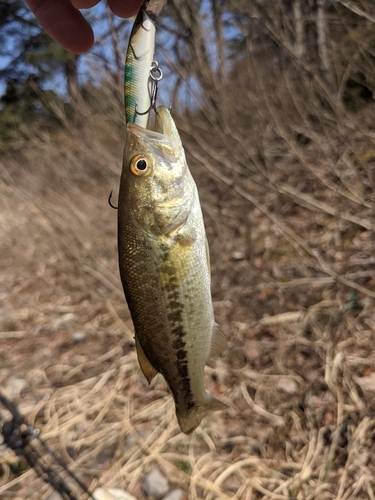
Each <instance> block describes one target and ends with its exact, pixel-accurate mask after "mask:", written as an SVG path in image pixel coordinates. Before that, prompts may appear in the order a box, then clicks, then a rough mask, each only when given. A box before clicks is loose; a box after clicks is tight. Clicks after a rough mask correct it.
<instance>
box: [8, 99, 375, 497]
mask: <svg viewBox="0 0 375 500" xmlns="http://www.w3.org/2000/svg"><path fill="white" fill-rule="evenodd" d="M107 98H108V101H109V102H110V98H109V97H108V96H107ZM119 109H121V108H120V106H119ZM109 115H110V116H111V117H112V119H111V121H109V120H108V116H109ZM84 123H85V125H84V126H83V128H81V129H79V130H70V131H69V130H66V131H65V132H61V133H59V134H58V135H57V136H56V137H54V138H50V137H48V136H44V137H39V138H38V139H35V142H34V143H33V144H30V145H28V146H25V148H24V149H21V150H19V151H18V152H17V153H15V152H14V153H8V154H7V155H6V156H5V157H3V158H2V160H1V165H0V168H1V185H0V192H1V198H0V230H1V240H0V244H1V248H0V252H1V259H0V310H1V318H0V325H1V327H0V339H1V344H0V387H1V388H2V390H4V391H5V393H6V394H8V396H9V397H10V398H12V400H13V401H14V402H15V403H17V404H18V405H19V408H20V410H21V411H22V412H23V414H24V415H25V416H26V417H27V419H28V420H29V422H30V423H31V425H33V426H34V427H36V428H38V429H40V431H41V435H42V437H43V438H44V439H45V440H46V442H47V443H48V444H49V446H50V447H51V448H53V449H54V450H55V451H56V452H57V453H59V455H60V456H61V457H62V458H63V460H65V461H66V462H67V463H68V464H69V465H70V468H71V470H72V471H74V472H75V473H76V474H77V475H78V476H79V477H80V478H81V479H82V480H83V482H84V483H85V484H86V485H87V486H88V487H89V488H91V489H93V488H94V487H96V486H99V485H105V486H107V487H110V486H115V487H121V488H124V489H126V490H128V491H129V492H131V493H133V495H134V496H135V497H136V498H139V499H143V498H145V497H144V494H143V493H142V489H141V482H142V478H143V477H144V476H145V474H146V473H147V472H148V470H149V469H150V468H151V467H153V466H154V465H157V466H158V467H160V469H161V470H162V471H163V472H164V474H165V475H166V477H167V478H168V480H169V482H170V485H171V486H174V485H178V486H180V487H181V488H182V489H183V490H184V491H185V492H186V497H187V498H189V499H192V500H194V499H203V498H204V499H208V500H214V499H215V500H216V499H217V500H218V499H227V498H238V499H241V500H255V499H260V498H262V499H270V500H271V499H280V500H281V499H298V500H300V499H301V500H302V499H303V500H312V499H314V498H315V499H319V500H325V499H327V500H328V499H331V498H335V499H340V500H344V499H345V500H347V499H354V498H356V499H368V498H371V499H373V498H375V480H374V477H375V474H374V472H375V419H374V417H373V415H374V394H375V354H374V330H375V328H374V327H375V307H374V297H375V282H374V279H375V260H374V255H375V253H374V236H373V230H372V229H373V199H372V197H371V195H369V194H368V193H369V189H368V186H365V184H363V186H365V187H364V191H361V192H359V190H358V189H357V187H358V182H359V181H360V177H359V176H357V177H355V176H354V173H353V172H354V170H353V169H355V168H356V166H357V167H358V170H361V169H362V170H363V169H364V168H365V167H364V166H363V165H362V164H361V163H360V162H361V161H362V160H361V158H360V156H359V155H358V154H357V156H356V157H354V153H351V152H350V151H347V153H346V156H345V157H342V158H344V159H343V160H342V162H343V163H342V164H340V163H336V166H337V169H339V170H338V173H337V172H336V175H339V174H340V175H341V178H343V180H344V181H345V182H346V184H345V182H344V185H342V183H341V184H340V182H339V181H336V180H334V179H333V177H332V176H333V175H334V173H332V171H330V170H327V169H326V170H324V169H323V167H322V165H323V157H322V154H323V153H324V154H323V156H324V155H325V158H326V162H328V163H329V164H330V165H331V163H330V161H331V158H330V157H329V155H327V151H329V147H328V146H329V145H327V147H326V150H325V152H323V153H322V148H320V149H319V148H317V140H318V139H317V137H318V136H316V135H315V136H313V137H310V138H309V140H308V141H307V140H305V143H304V144H301V140H300V137H298V138H297V139H295V137H294V138H293V137H289V135H288V134H289V132H288V134H287V133H285V134H284V141H281V139H280V130H278V135H277V134H276V133H275V130H277V128H275V127H274V128H272V129H271V128H270V127H268V128H267V126H266V127H265V132H264V134H263V140H264V141H266V140H267V141H269V142H268V144H267V145H266V146H267V147H265V148H264V150H263V152H266V153H267V154H268V157H266V158H265V157H264V156H262V155H261V151H255V150H251V149H250V147H249V146H248V145H246V144H245V143H244V142H242V147H243V148H245V149H246V148H247V151H248V154H249V157H248V158H247V159H245V158H244V156H243V151H244V150H240V147H239V146H237V149H233V147H231V144H224V143H223V142H222V141H219V140H218V141H219V142H218V143H217V144H213V143H212V140H211V141H209V140H207V142H206V145H207V147H206V148H205V147H204V144H203V145H199V144H198V142H197V141H199V138H197V136H196V135H195V134H194V133H192V131H191V130H189V123H188V122H187V121H186V119H183V118H180V126H181V129H182V130H183V131H184V137H183V139H184V143H185V147H186V149H187V153H188V157H189V161H190V164H191V169H192V171H193V174H194V176H195V178H196V180H197V184H198V188H199V192H200V197H201V201H202V207H203V211H204V215H205V221H206V225H207V234H208V239H209V242H210V247H211V259H212V274H213V299H214V306H215V311H216V317H217V321H218V322H219V323H220V324H221V325H222V327H223V329H224V332H225V335H226V337H227V339H228V343H229V348H228V351H227V353H226V354H225V355H224V356H223V357H222V358H220V359H218V360H216V361H215V362H214V363H213V364H210V366H209V367H208V368H207V371H206V385H207V388H208V390H209V391H210V392H211V393H213V394H215V395H216V396H218V397H219V398H220V399H221V400H222V401H224V402H225V403H226V404H227V405H228V409H227V410H225V411H222V412H220V413H217V414H215V415H214V416H212V417H211V418H207V419H205V420H204V422H203V424H202V425H201V426H200V428H199V429H198V430H197V431H196V432H195V433H194V434H193V435H192V436H185V435H183V434H182V433H181V432H179V428H178V426H177V423H176V418H175V415H174V407H173V402H172V398H171V396H170V394H169V392H168V389H167V387H166V384H165V382H164V380H163V379H162V377H161V376H158V377H157V378H156V379H155V380H154V381H153V383H152V384H151V387H148V386H147V383H146V381H145V379H144V378H143V376H142V375H141V373H140V370H139V367H138V364H137V360H136V354H135V352H134V342H133V333H132V324H131V320H130V317H129V312H128V310H127V308H126V305H125V300H124V298H123V294H122V290H121V285H120V281H119V277H118V271H117V258H116V213H115V211H113V210H112V209H110V208H109V207H108V204H107V197H108V194H109V192H110V190H111V189H112V188H114V189H116V188H117V183H118V176H119V171H120V170H119V169H120V163H121V148H122V143H123V138H122V137H121V132H120V130H121V128H120V127H117V128H116V126H115V125H114V123H115V124H116V123H121V115H120V113H119V112H118V111H117V110H116V106H115V105H114V106H113V107H112V108H111V109H110V110H109V111H108V110H105V111H104V110H102V111H100V110H99V111H98V110H96V113H95V114H93V112H92V111H87V112H86V116H85V120H84ZM202 123H203V122H202ZM202 126H203V125H202ZM257 133H260V132H259V130H258V131H257ZM301 133H302V132H301ZM267 134H268V135H267ZM314 134H321V131H314ZM200 136H201V137H204V132H202V134H200ZM319 137H321V136H319ZM369 137H370V136H369ZM371 137H372V136H371ZM289 139H290V141H289ZM352 139H353V138H352ZM353 140H354V139H353ZM361 140H362V139H361V138H359V139H357V142H356V145H357V150H360V149H361V148H362V149H363V150H365V148H366V147H367V150H368V151H369V146H368V143H367V145H366V146H365V145H363V147H362V146H361V143H360V141H361ZM288 141H289V142H288ZM328 142H329V141H328ZM338 142H340V141H338ZM340 144H341V146H342V141H341V142H340ZM362 144H364V142H362ZM263 146H264V144H263ZM341 146H340V147H341ZM293 148H294V149H293ZM261 149H262V148H261ZM215 151H216V152H217V151H219V153H217V154H218V156H217V158H215V157H214V155H215V154H216V153H215ZM357 152H358V151H357ZM336 153H337V151H336V152H335V154H336ZM230 159H232V160H233V161H232V164H231V166H232V170H230V168H229V167H230V164H229V163H228V162H230ZM245 160H246V161H248V163H249V164H250V160H252V161H254V162H253V163H252V165H255V167H254V168H255V169H256V168H258V172H255V173H254V175H253V176H251V175H249V174H248V176H247V177H246V176H244V174H243V171H241V161H245ZM256 160H258V161H259V162H260V163H261V165H260V166H259V164H258V165H257V163H256ZM363 161H364V160H363ZM366 161H367V160H366ZM264 162H266V163H267V164H268V167H267V168H269V165H270V162H272V164H273V165H274V168H273V171H272V174H273V176H271V177H270V176H269V177H268V181H266V179H267V176H265V175H264V172H265V170H264V168H265V167H264ZM344 164H347V165H349V166H348V167H347V170H345V175H344V176H343V172H344ZM317 165H319V168H317ZM332 165H333V164H332ZM309 168H310V173H309V174H306V171H307V170H308V169H309ZM340 169H341V170H340ZM327 172H329V175H326V174H327ZM350 176H352V177H353V176H354V180H352V181H351V180H350ZM262 179H263V181H262ZM306 179H308V180H310V181H311V184H310V185H309V184H308V182H307V180H306ZM348 179H349V180H348ZM356 183H357V184H356ZM311 186H313V187H311ZM334 186H336V187H337V189H336V191H334V189H333V188H334ZM350 193H351V194H350ZM351 197H352V198H353V197H354V198H355V199H354V200H353V199H351ZM348 200H349V201H348ZM353 204H354V205H353ZM353 207H357V209H355V208H353ZM353 217H354V219H353ZM356 217H357V219H355V218H356ZM0 415H1V417H2V419H7V418H8V415H7V413H6V412H5V411H3V410H2V409H1V413H0ZM0 450H1V451H0V497H1V498H4V499H6V500H8V499H18V500H20V499H26V498H27V499H28V500H29V499H35V500H36V499H38V500H39V499H46V498H48V495H49V494H50V492H51V488H50V487H48V486H46V485H45V484H44V483H43V482H42V480H41V479H38V478H37V476H36V475H35V473H34V471H33V470H31V469H29V468H28V467H27V466H26V464H24V463H23V462H22V461H21V462H18V461H17V459H16V458H15V456H14V455H13V454H12V452H10V451H7V450H5V449H4V448H0Z"/></svg>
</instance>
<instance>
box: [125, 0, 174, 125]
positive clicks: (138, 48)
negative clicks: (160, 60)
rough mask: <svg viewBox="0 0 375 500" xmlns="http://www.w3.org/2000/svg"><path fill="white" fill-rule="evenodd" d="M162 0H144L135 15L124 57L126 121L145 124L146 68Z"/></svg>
mask: <svg viewBox="0 0 375 500" xmlns="http://www.w3.org/2000/svg"><path fill="white" fill-rule="evenodd" d="M164 4H165V0H150V1H148V0H146V1H145V2H143V5H142V7H141V9H140V11H139V13H138V15H137V17H136V19H135V22H134V25H133V29H132V32H131V35H130V40H129V45H128V50H127V53H126V60H125V78H124V79H125V85H124V87H125V88H124V91H125V117H126V123H136V124H137V125H139V126H140V127H143V128H147V123H148V118H149V114H150V113H149V111H150V105H151V94H152V80H151V78H150V70H151V67H152V62H153V60H154V52H155V31H156V30H155V21H156V18H157V16H158V14H159V13H160V11H161V9H162V8H163V6H164Z"/></svg>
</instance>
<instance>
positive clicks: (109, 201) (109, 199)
mask: <svg viewBox="0 0 375 500" xmlns="http://www.w3.org/2000/svg"><path fill="white" fill-rule="evenodd" d="M112 193H113V189H112V191H111V192H110V193H109V196H108V203H109V206H110V207H111V208H114V209H115V210H117V209H118V207H115V205H112V203H111V199H112Z"/></svg>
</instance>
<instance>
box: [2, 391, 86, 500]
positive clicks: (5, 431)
mask: <svg viewBox="0 0 375 500" xmlns="http://www.w3.org/2000/svg"><path fill="white" fill-rule="evenodd" d="M0 403H1V404H2V405H3V406H4V407H5V408H6V409H7V410H8V411H9V413H11V415H12V417H13V418H12V420H8V421H7V422H5V423H4V424H3V425H2V428H1V432H0V434H1V435H2V436H3V439H4V443H5V444H6V445H7V446H8V448H10V449H11V450H13V451H14V453H15V454H16V455H17V456H23V457H24V458H25V459H26V461H27V462H28V464H29V465H30V467H32V468H33V469H34V470H35V471H36V473H37V474H38V476H39V477H40V478H41V479H42V480H43V481H44V482H45V483H48V484H50V485H51V486H52V487H53V488H54V489H55V490H56V491H57V492H58V493H59V494H60V495H61V496H62V498H63V499H64V500H65V499H66V500H78V497H77V496H76V495H75V494H74V493H73V492H72V490H71V488H70V486H69V485H68V484H67V483H66V481H65V480H64V479H63V478H62V477H61V476H60V475H59V473H58V472H57V471H54V470H53V469H52V467H51V466H49V465H46V464H45V463H44V458H43V457H42V455H41V454H40V452H38V451H37V450H36V448H35V447H34V446H33V445H32V441H33V440H37V441H38V442H39V443H40V445H41V446H42V447H43V448H44V450H45V451H46V452H47V453H48V454H49V455H50V456H51V457H52V459H53V461H54V462H55V463H57V464H58V465H59V466H60V467H62V468H63V469H64V471H65V472H66V473H67V474H68V475H69V476H70V478H71V479H73V481H74V482H75V483H76V484H77V485H78V486H79V487H80V488H81V489H82V491H83V492H84V493H86V494H87V495H88V497H89V498H91V499H92V500H95V498H94V496H93V495H92V493H90V491H89V490H88V489H87V488H86V486H85V485H84V484H83V482H82V481H81V480H80V479H79V478H78V477H77V476H76V475H75V474H74V473H73V472H71V471H70V470H69V469H68V466H67V465H66V464H65V463H64V462H63V460H61V458H60V457H58V456H57V455H56V453H55V452H54V451H53V450H52V449H51V448H50V447H49V446H48V445H47V444H46V443H45V442H44V441H43V439H42V438H41V437H40V435H39V430H38V429H33V428H32V427H31V426H30V425H29V424H28V423H27V421H26V419H25V417H24V416H23V415H21V413H20V412H19V410H18V408H17V406H16V405H15V404H14V403H13V402H11V401H9V399H8V398H6V397H5V396H4V395H3V394H2V393H1V392H0Z"/></svg>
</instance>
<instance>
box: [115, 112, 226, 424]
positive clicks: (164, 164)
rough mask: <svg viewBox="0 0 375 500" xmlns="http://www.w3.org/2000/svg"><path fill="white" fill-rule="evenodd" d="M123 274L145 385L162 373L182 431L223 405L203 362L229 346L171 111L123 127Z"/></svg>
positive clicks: (194, 193) (190, 179)
mask: <svg viewBox="0 0 375 500" xmlns="http://www.w3.org/2000/svg"><path fill="white" fill-rule="evenodd" d="M118 252H119V253H118V256H119V268H120V276H121V281H122V285H123V289H124V292H125V297H126V300H127V303H128V306H129V310H130V313H131V317H132V320H133V324H134V330H135V345H136V350H137V355H138V361H139V364H140V367H141V370H142V372H143V374H144V375H145V377H146V379H147V380H148V382H149V383H151V381H152V379H153V378H154V376H155V375H156V374H157V373H161V374H162V375H163V377H164V379H165V380H166V382H167V384H168V386H169V389H170V391H171V393H172V396H173V399H174V402H175V408H176V416H177V420H178V423H179V425H180V428H181V430H182V431H183V432H184V433H186V434H189V433H191V432H192V431H194V430H195V429H196V428H197V427H198V425H199V424H200V422H201V421H202V419H203V418H204V417H206V416H208V415H210V414H211V413H212V412H214V411H216V410H222V409H224V408H227V406H226V405H225V404H224V403H222V402H221V401H219V400H217V399H215V398H214V397H212V396H211V395H209V394H208V393H207V392H206V390H205V387H204V367H205V364H206V363H207V361H208V359H209V358H211V357H214V356H218V355H219V354H221V353H222V352H224V350H225V349H226V341H225V338H224V335H223V333H222V331H221V330H220V328H219V327H218V325H217V324H216V323H215V319H214V310H213V305H212V298H211V276H210V258H209V250H208V244H207V239H206V233H205V227H204V222H203V216H202V210H201V206H200V202H199V196H198V191H197V186H196V184H195V182H194V180H193V177H192V175H191V173H190V170H189V168H188V165H187V163H186V157H185V152H184V148H183V146H182V143H181V139H180V136H179V133H178V130H177V128H176V125H175V123H174V120H173V118H172V116H171V114H170V111H169V110H168V109H167V108H166V107H164V106H159V107H158V108H157V110H156V117H155V127H154V130H149V129H145V128H143V127H141V126H139V125H138V124H136V123H133V122H130V123H127V125H126V143H125V148H124V157H123V167H122V173H121V180H120V190H119V198H118Z"/></svg>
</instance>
